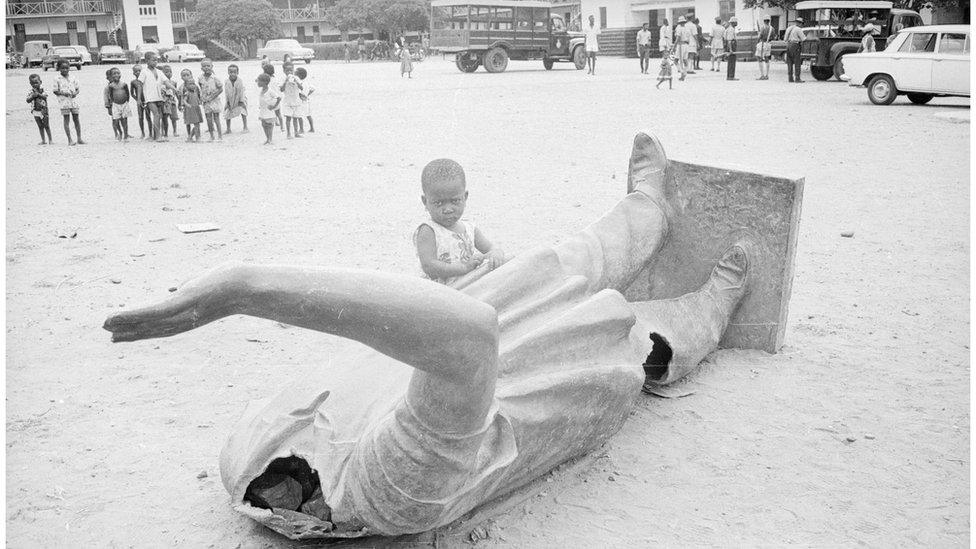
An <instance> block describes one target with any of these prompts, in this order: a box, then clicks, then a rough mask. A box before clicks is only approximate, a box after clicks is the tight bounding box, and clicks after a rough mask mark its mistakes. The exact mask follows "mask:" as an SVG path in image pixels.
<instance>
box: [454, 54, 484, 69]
mask: <svg viewBox="0 0 976 549" xmlns="http://www.w3.org/2000/svg"><path fill="white" fill-rule="evenodd" d="M454 64H455V65H457V68H458V70H459V71H461V72H474V71H476V70H478V65H479V62H478V58H477V57H469V56H468V55H467V54H464V53H459V54H457V56H456V57H455V58H454Z"/></svg>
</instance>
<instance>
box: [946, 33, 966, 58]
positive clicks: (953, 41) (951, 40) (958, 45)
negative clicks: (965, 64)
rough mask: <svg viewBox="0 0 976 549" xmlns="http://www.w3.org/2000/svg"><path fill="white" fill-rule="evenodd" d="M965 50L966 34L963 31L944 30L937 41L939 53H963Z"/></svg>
mask: <svg viewBox="0 0 976 549" xmlns="http://www.w3.org/2000/svg"><path fill="white" fill-rule="evenodd" d="M966 52H967V48H966V35H965V34H963V33H953V32H944V33H942V40H940V41H939V53H945V54H948V55H964V54H966Z"/></svg>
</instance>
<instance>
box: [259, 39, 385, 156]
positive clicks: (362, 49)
mask: <svg viewBox="0 0 976 549" xmlns="http://www.w3.org/2000/svg"><path fill="white" fill-rule="evenodd" d="M356 51H357V53H359V62H360V63H362V62H363V61H365V60H366V41H365V40H363V37H362V36H360V37H359V39H357V40H356ZM268 142H269V143H270V142H271V139H270V138H269V139H268Z"/></svg>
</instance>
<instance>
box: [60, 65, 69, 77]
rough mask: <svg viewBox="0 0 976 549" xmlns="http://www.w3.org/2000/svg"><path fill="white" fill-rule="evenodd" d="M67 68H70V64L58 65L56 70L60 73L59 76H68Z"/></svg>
mask: <svg viewBox="0 0 976 549" xmlns="http://www.w3.org/2000/svg"><path fill="white" fill-rule="evenodd" d="M69 70H71V65H67V64H59V65H58V72H60V73H61V76H68V71H69Z"/></svg>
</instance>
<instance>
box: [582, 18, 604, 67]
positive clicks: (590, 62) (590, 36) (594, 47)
mask: <svg viewBox="0 0 976 549" xmlns="http://www.w3.org/2000/svg"><path fill="white" fill-rule="evenodd" d="M583 33H584V34H586V66H587V68H588V69H589V70H588V71H587V74H596V54H597V52H598V51H600V45H599V43H598V42H597V37H598V36H599V35H600V29H598V28H597V27H596V19H595V18H594V17H593V16H592V15H591V16H590V24H589V25H587V27H586V28H585V29H583Z"/></svg>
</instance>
